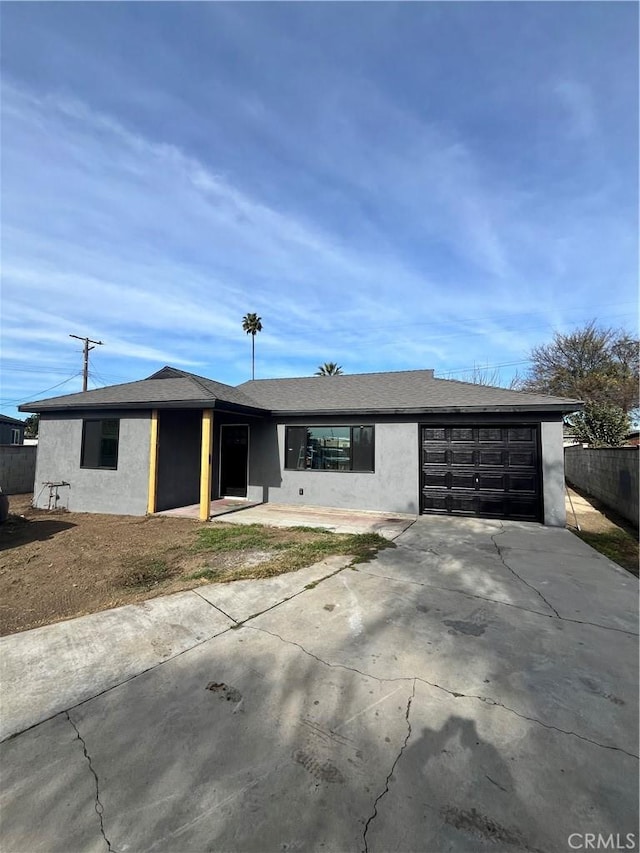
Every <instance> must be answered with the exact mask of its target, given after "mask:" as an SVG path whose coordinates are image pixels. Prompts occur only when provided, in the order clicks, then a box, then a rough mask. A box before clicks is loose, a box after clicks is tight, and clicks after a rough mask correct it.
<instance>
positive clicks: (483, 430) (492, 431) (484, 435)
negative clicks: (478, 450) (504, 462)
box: [478, 427, 503, 443]
mask: <svg viewBox="0 0 640 853" xmlns="http://www.w3.org/2000/svg"><path fill="white" fill-rule="evenodd" d="M478 440H479V441H481V442H485V441H499V442H500V443H502V440H503V434H502V430H501V429H500V427H478Z"/></svg>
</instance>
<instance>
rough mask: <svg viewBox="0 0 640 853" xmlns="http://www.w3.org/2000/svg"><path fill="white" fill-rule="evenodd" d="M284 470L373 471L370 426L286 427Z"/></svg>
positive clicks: (372, 447) (372, 438)
mask: <svg viewBox="0 0 640 853" xmlns="http://www.w3.org/2000/svg"><path fill="white" fill-rule="evenodd" d="M285 442H286V449H285V463H284V464H285V468H288V469H289V470H293V471H373V470H374V428H373V426H353V427H349V426H317V427H308V426H301V427H299V426H295V427H294V426H290V427H287V428H286V431H285Z"/></svg>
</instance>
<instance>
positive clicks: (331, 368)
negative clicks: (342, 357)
mask: <svg viewBox="0 0 640 853" xmlns="http://www.w3.org/2000/svg"><path fill="white" fill-rule="evenodd" d="M341 373H342V368H341V367H340V365H339V364H336V362H335V361H325V363H324V364H321V365H319V366H318V369H317V370H316V372H315V375H316V376H339V375H340V374H341Z"/></svg>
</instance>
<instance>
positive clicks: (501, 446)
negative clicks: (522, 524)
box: [420, 426, 542, 521]
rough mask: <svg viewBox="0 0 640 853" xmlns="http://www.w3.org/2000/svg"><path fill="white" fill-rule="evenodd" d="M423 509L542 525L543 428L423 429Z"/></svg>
mask: <svg viewBox="0 0 640 853" xmlns="http://www.w3.org/2000/svg"><path fill="white" fill-rule="evenodd" d="M420 437H421V442H422V452H421V462H422V469H421V510H422V512H428V513H442V514H449V515H475V516H482V517H485V518H512V519H519V520H524V521H540V520H541V509H542V501H541V494H540V484H541V476H540V461H539V456H540V454H539V450H538V428H537V426H423V427H421V436H420Z"/></svg>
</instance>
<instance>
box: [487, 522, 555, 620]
mask: <svg viewBox="0 0 640 853" xmlns="http://www.w3.org/2000/svg"><path fill="white" fill-rule="evenodd" d="M505 533H506V530H505V529H504V525H503V524H500V531H499V532H498V533H494V534H493V535H492V536H491V537H489V538H490V539H491V541H492V542H493V544H494V546H495V549H496V551H497V552H498V556H499V557H500V562H501V563H502V565H503V566H504V567H505V569H508V570H509V571H510V572H511V574H512V575H513V576H514V577H516V578H518V580H519V581H520V582H521V583H523V584H524V585H525V586H528V587H529V589H531V590H533V592H535V594H536V595H539V596H540V598H541V599H542V600H543V601H544V603H545V604H546V605H547V607H548V608H549V610H552V611H553V612H554V613H555V615H556V616H557V617H558V619H562V617H561V616H560V614H559V613H558V611H557V610H556V609H555V607H554V606H553V604H550V603H549V602H548V601H547V599H546V598H545V597H544V595H543V594H542V593H541V592H540V590H539V589H536V588H535V586H532V585H531V584H530V583H528V582H527V581H526V580H525V579H524V578H522V577H520V575H519V574H518V573H517V572H516V571H515V569H512V568H511V566H510V565H509V564H508V563H507V562H506V561H505V559H504V556H503V554H502V549H501V548H500V546H499V545H498V543H497V542H496V536H502V535H503V534H505Z"/></svg>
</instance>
